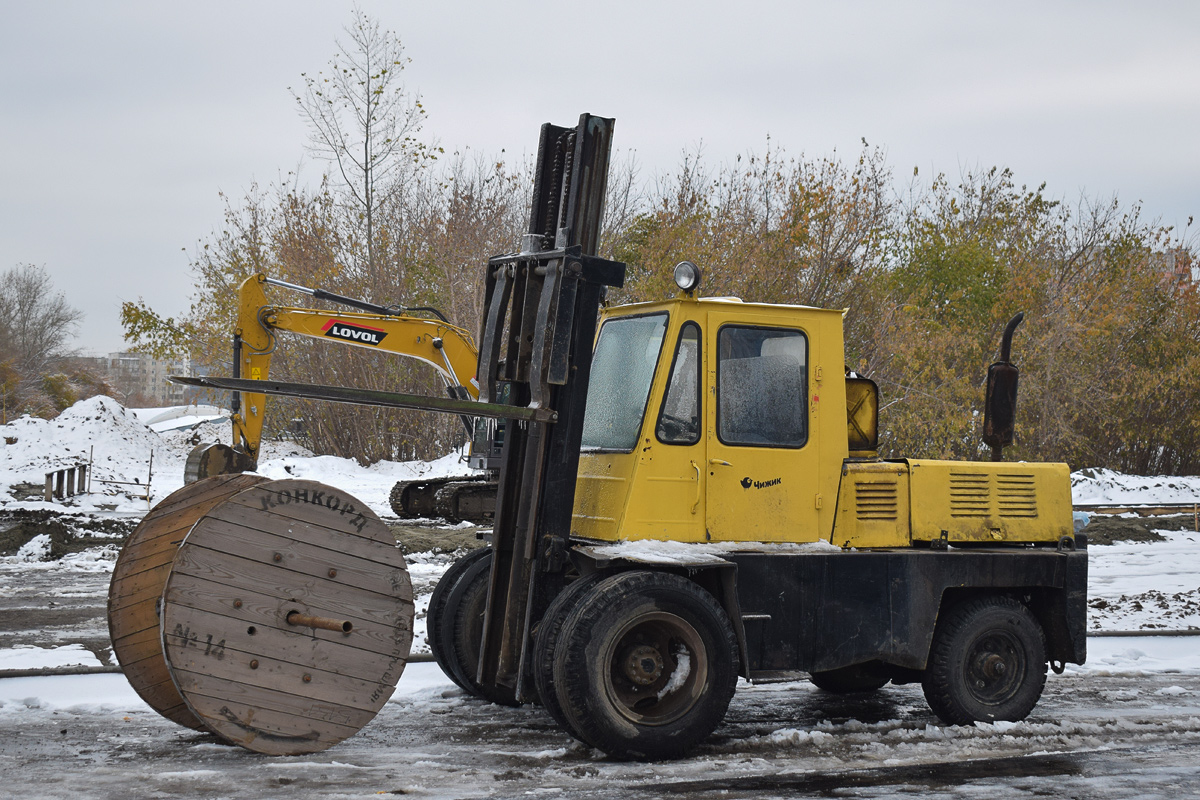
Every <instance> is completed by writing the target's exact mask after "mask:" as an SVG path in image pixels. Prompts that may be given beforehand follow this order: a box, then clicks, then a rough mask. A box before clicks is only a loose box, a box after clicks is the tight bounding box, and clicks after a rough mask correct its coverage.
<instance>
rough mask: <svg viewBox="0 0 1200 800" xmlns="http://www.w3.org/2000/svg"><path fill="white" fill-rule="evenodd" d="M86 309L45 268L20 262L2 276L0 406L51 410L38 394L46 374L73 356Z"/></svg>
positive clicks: (0, 289) (51, 411)
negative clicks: (72, 347) (69, 301)
mask: <svg viewBox="0 0 1200 800" xmlns="http://www.w3.org/2000/svg"><path fill="white" fill-rule="evenodd" d="M82 318H83V313H82V312H80V311H79V310H78V309H76V308H73V307H71V306H70V305H68V304H67V301H66V300H65V299H64V298H63V295H62V293H61V292H55V291H54V282H53V281H52V280H51V279H50V276H49V275H48V274H47V273H46V270H45V269H43V268H42V267H38V266H35V265H33V264H20V265H18V266H16V267H13V268H12V269H10V270H8V271H7V272H5V273H3V274H2V275H0V404H2V406H3V409H4V416H5V417H7V415H8V412H9V411H14V410H22V411H24V410H27V409H28V410H32V411H35V412H37V413H53V410H54V409H52V408H51V406H52V405H53V404H50V405H47V403H46V402H44V398H42V397H40V395H41V394H42V389H43V386H42V384H43V383H44V381H45V379H46V378H47V376H48V375H49V374H50V373H51V372H53V371H54V370H55V369H57V368H58V367H59V365H60V362H61V361H62V359H63V358H65V357H66V356H68V355H70V345H71V342H72V341H73V340H74V338H75V332H76V330H77V329H78V326H79V321H80V320H81V319H82Z"/></svg>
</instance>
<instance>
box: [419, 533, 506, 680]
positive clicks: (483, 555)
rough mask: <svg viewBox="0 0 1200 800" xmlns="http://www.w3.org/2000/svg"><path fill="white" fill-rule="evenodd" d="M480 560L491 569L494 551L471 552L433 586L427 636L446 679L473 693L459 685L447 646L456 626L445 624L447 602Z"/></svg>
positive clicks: (455, 563) (456, 562) (483, 548)
mask: <svg viewBox="0 0 1200 800" xmlns="http://www.w3.org/2000/svg"><path fill="white" fill-rule="evenodd" d="M480 559H486V560H487V562H488V565H489V567H488V568H490V565H491V561H492V549H491V548H490V547H481V548H479V549H478V550H472V551H471V552H470V553H467V554H466V555H465V556H463V557H462V558H460V559H458V560H457V561H455V562H454V563H453V564H451V565H450V569H448V570H446V572H445V573H444V574H443V575H442V579H441V580H439V581H438V582H437V586H435V587H433V594H432V595H430V597H429V611H428V612H427V614H426V617H425V619H426V626H425V636H426V640H427V641H428V642H429V649H430V651H431V652H432V653H433V658H434V660H435V661H436V662H437V665H438V666H439V667H441V668H442V672H444V673H446V677H448V678H450V680H452V681H454V682H455V683H457V684H458V685H459V687H461V688H463V689H466V690H467V691H469V692H472V693H474V689H473V688H472V685H471V684H466V683H462V682H460V679H459V677H458V675H457V673H456V671H455V669H454V663H453V662H452V661H451V658H452V657H453V654H452V652H451V650H450V645H449V644H447V640H446V637H447V636H452V635H453V623H451V624H450V625H446V624H444V622H445V621H446V601H447V600H448V599H449V597H450V594H451V592H453V591H454V589H455V587H457V586H458V583H459V581H461V580H462V579H463V576H464V575H466V574H467V572H468V571H469V570H470V568H471V567H472V566H473V565H474V564H475V563H476V562H477V561H479V560H480Z"/></svg>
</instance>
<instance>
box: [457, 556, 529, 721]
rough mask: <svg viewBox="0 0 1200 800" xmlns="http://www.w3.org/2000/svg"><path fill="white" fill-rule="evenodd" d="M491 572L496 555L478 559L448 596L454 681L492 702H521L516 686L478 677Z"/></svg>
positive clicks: (516, 704) (509, 704)
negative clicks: (517, 698) (495, 683)
mask: <svg viewBox="0 0 1200 800" xmlns="http://www.w3.org/2000/svg"><path fill="white" fill-rule="evenodd" d="M491 572H492V559H490V558H487V559H480V560H479V561H476V562H475V563H473V564H471V565H470V567H468V568H467V570H466V572H464V573H463V576H462V579H461V580H460V581H459V582H458V583H457V585H455V587H454V588H453V589H451V590H450V594H449V595H448V596H447V597H446V604H445V608H444V610H443V614H442V625H441V628H442V630H441V636H442V641H443V644H444V646H445V651H446V661H447V663H448V664H449V666H450V669H451V670H452V671H453V675H452V676H451V677H452V678H453V679H454V682H455V683H457V684H458V685H459V686H461V687H463V688H464V689H465V690H466V691H467V692H469V693H470V694H472V695H474V696H475V697H482V698H483V699H484V700H487V701H489V702H492V703H499V704H500V705H506V706H518V705H520V703H518V702H517V701H516V696H515V693H514V692H513V690H512V689H510V688H507V687H504V686H492V685H488V684H481V683H480V682H479V681H478V680H476V675H477V673H478V669H479V652H480V646H481V645H482V643H483V620H484V614H485V612H486V611H487V595H488V586H489V585H490V583H491Z"/></svg>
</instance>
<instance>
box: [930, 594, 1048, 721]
mask: <svg viewBox="0 0 1200 800" xmlns="http://www.w3.org/2000/svg"><path fill="white" fill-rule="evenodd" d="M1045 685H1046V636H1045V634H1044V633H1043V632H1042V627H1041V625H1039V624H1038V621H1037V618H1036V617H1034V615H1033V613H1032V612H1031V611H1030V610H1029V609H1028V608H1026V607H1025V606H1024V605H1023V604H1022V603H1020V602H1018V601H1016V600H1014V599H1013V598H1011V597H977V598H974V599H972V600H968V601H966V602H964V603H961V604H959V605H957V606H955V607H953V608H952V609H950V611H949V612H948V613H947V614H946V617H945V619H944V620H941V621H939V623H938V626H937V630H936V631H934V635H933V646H932V647H931V648H930V652H929V663H928V665H927V666H926V669H925V680H924V681H922V687H923V688H924V690H925V700H926V701H927V702H928V703H929V707H930V708H932V709H933V713H935V714H937V715H938V717H940V718H941V719H942V720H943V721H945V722H947V723H949V724H951V725H970V724H972V723H974V722H995V721H997V720H1007V721H1010V722H1017V721H1019V720H1023V719H1025V717H1027V716H1028V715H1029V712H1030V711H1032V710H1033V707H1034V706H1035V705H1037V701H1038V699H1039V698H1041V696H1042V688H1043V687H1044V686H1045Z"/></svg>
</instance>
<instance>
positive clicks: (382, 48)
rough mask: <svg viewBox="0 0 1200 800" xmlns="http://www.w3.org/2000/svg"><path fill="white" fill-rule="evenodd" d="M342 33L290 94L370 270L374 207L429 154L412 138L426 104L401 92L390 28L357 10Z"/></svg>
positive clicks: (399, 51) (399, 55) (397, 47)
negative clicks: (319, 66)
mask: <svg viewBox="0 0 1200 800" xmlns="http://www.w3.org/2000/svg"><path fill="white" fill-rule="evenodd" d="M345 31H346V34H347V35H348V36H349V41H348V42H342V41H338V42H337V47H338V53H337V55H335V56H334V57H333V59H332V60H331V61H330V62H329V71H328V72H327V73H326V72H319V73H317V74H316V75H315V76H311V75H308V74H307V73H304V74H303V75H302V77H303V78H304V93H303V95H299V94H296V93H295V92H293V93H292V96H293V97H294V98H295V100H296V105H297V107H298V108H299V109H300V114H301V116H303V117H304V119H305V120H306V121H307V122H308V125H309V140H310V147H311V151H312V153H313V154H314V155H316V156H317V157H319V158H323V159H326V160H328V161H330V162H332V163H333V164H334V165H336V166H337V170H336V175H335V178H337V177H340V179H341V183H343V184H344V186H345V188H346V190H347V191H348V193H349V198H350V199H351V201H352V202H351V204H352V206H353V211H354V212H355V216H356V217H357V219H358V220H359V221H360V222H361V226H362V234H363V240H364V241H363V242H362V244H363V246H364V247H363V249H364V250H365V253H366V267H367V270H368V272H374V270H375V267H376V266H377V265H376V259H377V256H378V249H379V248H378V245H377V242H376V241H375V239H376V233H377V217H378V214H379V211H380V208H381V206H382V205H383V204H384V203H385V202H386V201H387V200H388V195H389V194H390V193H391V192H395V191H397V190H399V189H400V188H401V187H402V186H403V183H404V181H403V178H404V173H405V172H406V171H407V170H409V169H411V168H413V167H414V166H415V165H417V164H419V163H421V162H422V161H423V160H425V159H426V158H427V157H428V156H430V151H429V148H427V147H426V146H425V145H423V144H422V143H420V142H418V141H417V140H416V139H415V138H414V136H415V134H416V132H417V131H418V130H420V127H421V122H422V117H423V116H424V114H425V109H424V108H422V106H421V99H420V96H417V95H414V96H411V97H410V96H409V95H408V94H407V92H406V91H405V87H404V83H403V82H402V80H401V72H402V71H403V69H404V65H405V64H406V63H407V61H408V59H407V58H405V57H404V48H403V47H402V46H401V44H400V40H399V39H398V38H397V37H396V35H395V34H394V33H392V32H391V31H387V30H381V29H380V27H379V23H378V22H375V21H373V20H371V19H370V18H369V17H367V16H366V15H365V14H364V13H363V12H362V10H361V9H357V8H356V9H355V10H354V20H353V22H352V23H351V24H350V26H349V27H347V28H346V29H345Z"/></svg>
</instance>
